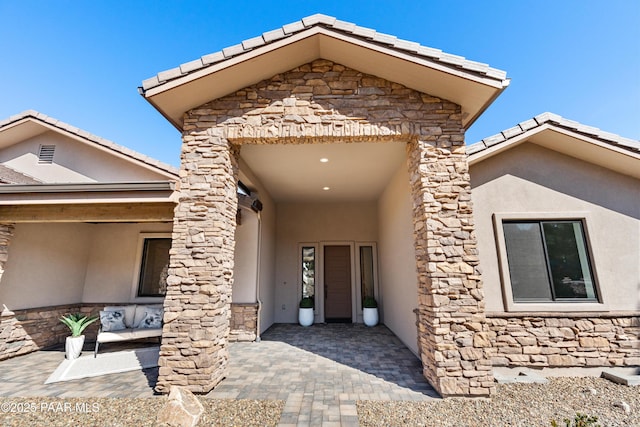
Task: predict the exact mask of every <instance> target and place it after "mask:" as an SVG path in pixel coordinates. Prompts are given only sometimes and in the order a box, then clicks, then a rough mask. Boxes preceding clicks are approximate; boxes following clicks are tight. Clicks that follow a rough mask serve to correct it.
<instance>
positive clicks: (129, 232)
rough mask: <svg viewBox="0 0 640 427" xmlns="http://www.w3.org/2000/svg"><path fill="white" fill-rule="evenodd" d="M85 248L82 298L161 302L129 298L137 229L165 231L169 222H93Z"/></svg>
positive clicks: (136, 255)
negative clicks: (85, 268) (84, 277)
mask: <svg viewBox="0 0 640 427" xmlns="http://www.w3.org/2000/svg"><path fill="white" fill-rule="evenodd" d="M92 227H93V236H92V240H91V244H90V246H89V248H88V253H89V256H88V260H87V271H86V279H85V285H84V292H83V294H82V302H86V303H92V302H134V301H138V302H143V301H148V302H151V301H157V302H162V298H145V299H137V300H136V299H134V298H133V294H132V292H133V286H134V284H133V283H134V280H135V278H134V276H137V274H136V272H137V271H138V268H139V263H140V253H139V250H138V247H139V238H140V234H141V233H168V237H171V228H172V224H171V223H149V224H95V225H93V226H92Z"/></svg>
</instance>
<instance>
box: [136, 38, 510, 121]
mask: <svg viewBox="0 0 640 427" xmlns="http://www.w3.org/2000/svg"><path fill="white" fill-rule="evenodd" d="M297 44H300V45H304V47H305V49H297V50H298V51H299V52H296V54H297V55H298V56H296V55H291V54H288V55H287V54H286V53H285V51H294V52H295V51H296V45H297ZM282 58H286V60H278V59H282ZM320 58H322V59H328V60H332V61H334V62H338V63H340V64H342V65H345V66H348V67H350V68H354V69H357V70H358V71H361V72H365V73H368V74H372V75H376V76H378V77H382V78H385V79H387V80H390V81H394V82H397V83H401V84H404V85H405V86H407V87H410V88H412V89H415V90H418V91H420V92H424V93H428V94H430V95H434V96H438V97H440V98H443V99H447V100H449V101H452V102H455V103H457V104H459V105H461V106H462V107H463V113H466V116H465V118H464V119H463V120H464V126H465V127H469V126H470V125H471V124H472V123H473V121H475V120H476V119H477V118H478V117H479V116H480V115H481V114H482V112H483V111H484V110H486V108H488V106H489V105H490V104H491V103H492V102H493V101H494V100H495V99H496V98H497V97H498V96H499V95H500V94H501V93H502V92H503V91H504V89H506V87H507V86H508V84H509V79H506V78H496V77H491V76H489V75H481V74H478V73H475V72H472V71H469V70H465V69H463V68H461V67H459V66H455V65H449V64H445V63H442V62H437V61H435V60H432V59H429V58H427V57H424V56H420V55H418V54H417V53H415V52H413V53H412V52H409V51H399V50H397V49H394V48H392V47H390V46H385V45H383V44H380V43H373V42H371V41H368V40H365V39H363V38H360V37H354V36H351V35H347V34H344V33H342V32H340V31H336V30H333V29H328V28H325V27H322V26H315V27H310V28H307V29H305V30H303V31H300V32H298V33H296V34H293V35H290V36H287V37H286V38H283V39H279V40H276V41H274V42H271V43H268V44H265V45H262V46H260V47H257V48H254V49H251V50H248V51H246V52H244V53H240V54H236V55H235V56H233V57H230V58H229V59H225V60H222V61H220V62H217V63H214V64H212V65H209V66H207V67H205V68H201V69H198V70H196V71H192V72H189V73H187V74H185V75H182V76H176V77H173V78H171V79H169V80H167V81H165V82H163V83H160V84H158V85H157V86H153V87H149V88H148V89H146V90H145V89H142V88H141V89H140V93H141V95H142V96H144V97H145V99H147V101H148V102H149V103H150V104H151V105H153V107H154V108H156V109H157V110H158V111H159V112H160V113H161V114H162V115H163V116H164V117H166V118H167V119H168V120H169V121H170V122H171V123H172V124H173V125H174V126H175V127H176V128H177V129H178V130H182V116H183V114H184V113H185V112H187V111H189V110H190V109H192V108H196V107H198V106H200V105H203V104H204V103H206V102H209V101H211V100H213V99H217V98H220V97H222V96H225V95H227V94H229V93H233V92H234V91H236V90H240V89H242V88H244V87H248V86H251V85H252V84H255V83H258V82H259V81H261V80H264V79H266V78H270V77H271V76H273V75H276V74H278V73H281V72H285V71H288V70H290V69H293V68H295V67H297V66H299V65H302V64H304V63H308V62H311V61H312V60H315V59H320ZM374 58H375V60H374ZM350 61H351V62H352V63H349V62H350ZM249 62H252V67H251V72H248V71H247V64H248V63H249ZM258 63H259V64H258ZM265 64H266V65H265ZM373 64H375V66H374V65H373ZM391 64H393V66H392V65H391ZM258 65H259V66H258ZM385 67H386V69H385ZM398 67H400V68H398ZM243 68H244V70H243ZM232 69H236V70H237V71H239V72H237V73H230V70H232ZM256 70H262V71H260V72H257V71H256ZM406 70H409V71H410V72H405V71H406ZM243 72H244V74H245V75H246V76H244V78H241V77H239V76H240V75H241V74H242V73H243ZM205 82H206V83H205ZM440 82H446V84H445V85H442V84H439V83H440ZM191 85H193V86H201V87H206V88H207V93H210V94H211V95H210V96H209V97H208V98H205V94H204V93H203V91H201V90H200V91H192V92H195V93H196V94H197V95H193V94H191V99H190V97H189V95H185V94H188V93H189V91H190V89H189V86H191ZM456 86H462V87H464V89H456ZM441 88H443V89H441ZM473 91H475V92H476V93H473V94H470V92H473ZM172 94H173V95H174V96H171V95H172ZM467 94H468V95H467ZM465 97H466V98H465ZM474 97H475V98H476V99H472V98H474ZM176 102H180V103H181V104H180V107H176V105H175V104H176ZM467 104H468V105H467Z"/></svg>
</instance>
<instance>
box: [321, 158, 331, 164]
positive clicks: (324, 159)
mask: <svg viewBox="0 0 640 427" xmlns="http://www.w3.org/2000/svg"><path fill="white" fill-rule="evenodd" d="M328 161H329V159H327V158H326V157H323V158H321V159H320V163H327V162H328Z"/></svg>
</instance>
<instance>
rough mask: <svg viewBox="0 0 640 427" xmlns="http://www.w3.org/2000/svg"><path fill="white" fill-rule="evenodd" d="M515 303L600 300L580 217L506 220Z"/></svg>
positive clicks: (508, 258)
mask: <svg viewBox="0 0 640 427" xmlns="http://www.w3.org/2000/svg"><path fill="white" fill-rule="evenodd" d="M502 227H503V231H504V238H505V243H506V250H507V263H508V265H509V276H510V279H511V289H512V292H513V300H514V302H539V301H542V302H546V301H559V300H560V301H567V300H569V301H588V302H593V301H597V300H598V296H597V293H596V286H595V284H594V280H593V272H592V263H591V260H590V257H589V248H588V246H587V241H586V238H585V233H584V227H583V224H582V221H580V220H562V221H503V223H502Z"/></svg>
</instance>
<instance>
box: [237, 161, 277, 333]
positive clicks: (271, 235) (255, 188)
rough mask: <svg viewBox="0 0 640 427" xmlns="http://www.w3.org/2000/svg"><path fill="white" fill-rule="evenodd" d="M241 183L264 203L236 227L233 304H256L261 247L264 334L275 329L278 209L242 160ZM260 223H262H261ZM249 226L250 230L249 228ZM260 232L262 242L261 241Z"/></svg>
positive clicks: (261, 319) (261, 320)
mask: <svg viewBox="0 0 640 427" xmlns="http://www.w3.org/2000/svg"><path fill="white" fill-rule="evenodd" d="M239 164H240V172H239V175H240V176H239V178H240V180H241V181H242V182H243V183H244V184H245V185H247V186H249V187H250V188H251V189H252V192H253V193H254V194H255V195H257V197H258V199H259V200H260V202H261V203H262V211H261V212H260V214H259V216H258V214H257V213H255V212H253V211H249V210H245V209H243V211H242V225H241V226H240V227H236V235H235V238H236V248H235V255H234V258H235V259H234V268H233V277H234V279H233V289H232V301H233V303H234V304H238V303H240V304H242V303H255V302H257V301H256V289H255V287H256V265H257V264H256V263H257V261H258V253H257V252H256V249H257V245H258V244H260V254H259V257H260V268H259V280H260V284H259V286H260V295H259V298H260V302H261V307H260V322H259V327H260V333H262V332H264V331H265V330H267V329H268V328H269V326H271V325H273V322H274V310H275V307H274V304H275V259H276V253H275V252H276V250H275V240H276V205H275V203H274V202H273V199H272V198H271V195H270V194H269V192H268V191H267V190H266V188H265V187H264V186H263V185H262V182H260V180H259V179H258V178H257V177H256V176H255V175H254V174H253V172H252V171H251V169H250V168H249V167H248V166H247V164H246V163H244V161H242V159H240V161H239ZM258 222H259V223H258ZM245 225H246V227H245ZM258 228H259V230H260V238H259V239H258Z"/></svg>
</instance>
